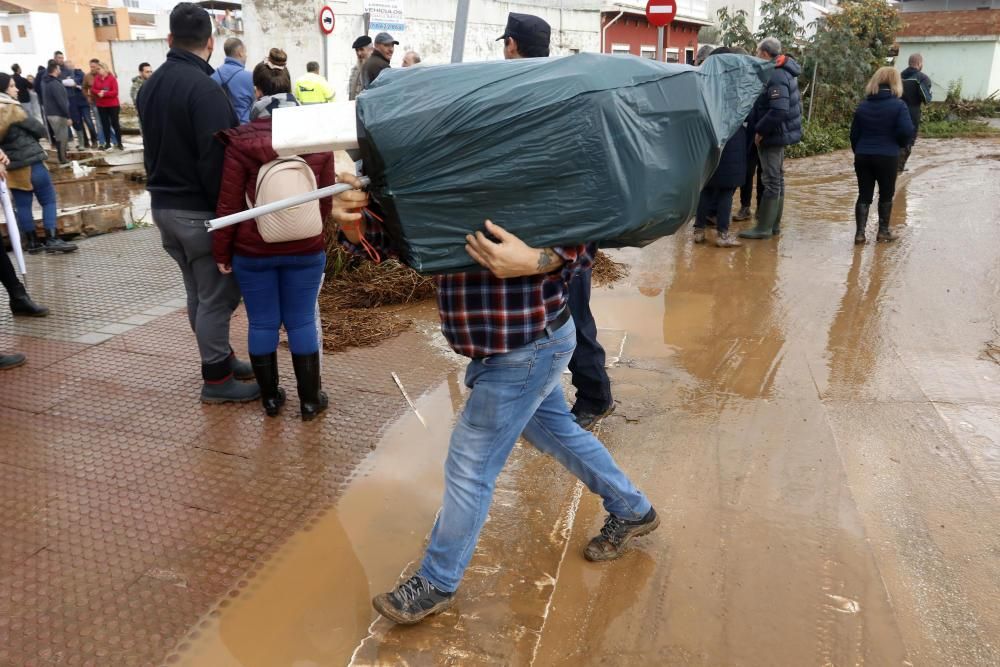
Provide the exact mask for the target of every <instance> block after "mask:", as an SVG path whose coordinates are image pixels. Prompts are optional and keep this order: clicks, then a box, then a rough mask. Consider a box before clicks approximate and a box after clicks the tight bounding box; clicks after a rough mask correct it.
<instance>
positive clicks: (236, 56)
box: [212, 37, 257, 124]
mask: <svg viewBox="0 0 1000 667" xmlns="http://www.w3.org/2000/svg"><path fill="white" fill-rule="evenodd" d="M223 49H224V50H225V52H226V60H225V62H224V63H222V66H221V67H219V69H217V70H215V73H214V74H212V79H213V80H214V81H215V82H216V83H217V84H219V85H220V86H222V90H223V92H224V93H226V97H228V98H229V101H230V103H231V104H232V105H233V109H234V110H235V111H236V117H237V118H239V119H240V123H241V124H242V123H249V122H250V107H252V106H253V103H254V102H256V101H257V95H256V94H255V93H254V89H253V76H252V75H251V74H250V72H248V71H247V70H246V64H247V47H246V46H244V44H243V40H241V39H239V38H238V37H230V38H229V39H227V40H226V43H225V46H223Z"/></svg>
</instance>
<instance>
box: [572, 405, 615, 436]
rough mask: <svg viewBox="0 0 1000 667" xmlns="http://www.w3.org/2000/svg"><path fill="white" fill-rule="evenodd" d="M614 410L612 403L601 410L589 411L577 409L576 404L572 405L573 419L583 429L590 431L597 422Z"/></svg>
mask: <svg viewBox="0 0 1000 667" xmlns="http://www.w3.org/2000/svg"><path fill="white" fill-rule="evenodd" d="M614 411H615V404H614V403H612V404H611V405H610V406H608V407H607V408H606V409H604V410H602V411H601V412H591V411H589V410H577V409H576V406H574V407H573V420H574V421H575V422H576V423H577V424H578V425H579V426H580V428H582V429H583V430H584V431H592V430H594V427H595V426H597V424H598V422H600V421H601V420H602V419H604V418H605V417H607V416H608V415H610V414H611V413H612V412H614Z"/></svg>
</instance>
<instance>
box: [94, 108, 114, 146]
mask: <svg viewBox="0 0 1000 667" xmlns="http://www.w3.org/2000/svg"><path fill="white" fill-rule="evenodd" d="M109 111H110V110H109V109H108V108H107V107H97V115H98V116H100V117H101V128H102V129H103V130H104V143H103V144H102V145H101V148H108V147H110V146H111V114H110V113H109Z"/></svg>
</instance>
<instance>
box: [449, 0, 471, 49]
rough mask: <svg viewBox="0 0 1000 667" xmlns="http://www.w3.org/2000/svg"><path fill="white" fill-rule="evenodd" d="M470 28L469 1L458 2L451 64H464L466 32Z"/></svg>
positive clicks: (460, 0)
mask: <svg viewBox="0 0 1000 667" xmlns="http://www.w3.org/2000/svg"><path fill="white" fill-rule="evenodd" d="M468 26H469V0H458V9H457V10H456V12H455V37H454V41H452V43H451V62H453V63H460V62H462V55H463V54H464V53H465V30H466V28H468Z"/></svg>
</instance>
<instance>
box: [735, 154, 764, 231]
mask: <svg viewBox="0 0 1000 667" xmlns="http://www.w3.org/2000/svg"><path fill="white" fill-rule="evenodd" d="M755 174H756V175H757V205H758V206H759V205H760V188H761V184H760V160H759V159H758V157H757V146H755V145H753V144H750V149H749V151H748V152H747V171H746V179H745V180H744V182H743V185H741V186H740V210H739V212H737V214H736V216H735V217H734V218H733V219H734V220H736V221H738V222H739V221H743V220H749V219H750V204H751V202H752V201H753V192H754V175H755Z"/></svg>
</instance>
